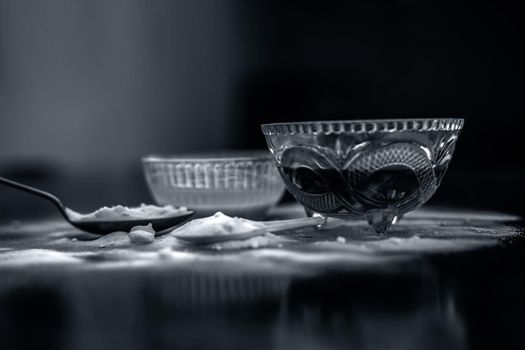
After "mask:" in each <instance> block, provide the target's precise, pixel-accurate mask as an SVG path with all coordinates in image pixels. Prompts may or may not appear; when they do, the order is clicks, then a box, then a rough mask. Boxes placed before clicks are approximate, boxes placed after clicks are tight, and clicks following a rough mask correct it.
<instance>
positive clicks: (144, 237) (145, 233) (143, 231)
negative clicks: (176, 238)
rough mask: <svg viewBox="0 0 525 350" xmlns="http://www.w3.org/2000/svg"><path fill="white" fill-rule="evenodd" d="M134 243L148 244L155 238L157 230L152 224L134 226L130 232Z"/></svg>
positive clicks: (130, 238)
mask: <svg viewBox="0 0 525 350" xmlns="http://www.w3.org/2000/svg"><path fill="white" fill-rule="evenodd" d="M128 237H129V240H130V241H131V243H133V244H148V243H152V242H153V241H154V240H155V230H154V229H153V226H152V225H151V224H148V225H147V226H134V227H133V228H132V229H131V231H130V232H129V233H128Z"/></svg>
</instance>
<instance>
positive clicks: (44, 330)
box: [0, 206, 525, 349]
mask: <svg viewBox="0 0 525 350" xmlns="http://www.w3.org/2000/svg"><path fill="white" fill-rule="evenodd" d="M299 215H301V214H300V209H299V208H298V207H296V206H291V207H286V208H284V207H283V208H279V209H277V210H276V211H275V212H274V216H276V217H280V218H287V217H295V216H299ZM523 227H524V226H523V225H522V222H521V219H520V218H518V217H516V216H511V215H505V214H496V213H489V212H481V213H480V212H472V211H457V210H452V209H440V210H437V209H426V210H420V211H418V212H415V213H412V214H409V215H408V216H407V217H405V218H404V219H403V220H402V221H401V222H400V223H398V224H397V225H396V226H395V227H394V228H393V229H392V231H391V232H390V233H389V234H388V236H377V235H375V234H373V233H372V232H371V231H370V230H369V229H368V228H367V227H366V226H365V225H364V224H363V223H362V222H355V221H352V222H349V223H344V222H341V221H338V220H333V221H331V222H329V224H328V227H326V228H325V229H323V230H314V229H303V230H299V231H295V232H288V233H286V234H285V235H284V236H285V238H286V241H284V242H281V243H279V244H278V245H273V246H268V247H248V248H243V249H237V250H228V249H223V250H220V251H218V250H212V249H207V247H192V246H189V245H185V244H181V243H180V242H177V241H176V240H175V239H173V238H170V237H168V236H165V237H164V238H161V239H159V240H158V241H157V242H156V243H155V244H154V245H152V246H134V245H131V244H130V243H129V241H127V240H125V239H116V240H111V241H109V240H108V239H107V238H106V240H105V241H104V239H98V240H97V239H96V237H94V236H90V235H87V234H82V233H80V232H78V231H75V230H74V229H72V228H71V227H69V226H68V225H67V224H65V223H62V222H60V221H57V220H44V221H38V222H12V223H8V224H5V225H3V226H1V227H0V349H12V348H50V349H115V348H126V349H165V348H166V349H175V348H176V349H179V348H189V349H236V348H242V349H244V348H250V349H327V348H330V349H339V348H340V349H343V348H344V349H348V348H355V349H423V348H424V349H480V348H491V349H492V348H498V349H502V348H516V349H520V348H523V347H524V346H525V341H524V340H523V339H522V334H523V331H522V328H523V326H522V324H523V317H524V316H523V315H524V314H525V298H524V297H523V296H524V295H525V273H524V266H525V265H524V263H523V262H524V259H525V258H524V255H523V252H524V251H525V243H524V240H523V239H522V237H521V233H522V231H523Z"/></svg>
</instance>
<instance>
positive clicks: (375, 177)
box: [261, 119, 463, 233]
mask: <svg viewBox="0 0 525 350" xmlns="http://www.w3.org/2000/svg"><path fill="white" fill-rule="evenodd" d="M462 127H463V119H399V120H396V119H391V120H345V121H321V122H298V123H278V124H265V125H262V126H261V128H262V131H263V134H264V135H265V137H266V142H267V144H268V148H269V149H270V152H271V153H272V154H273V157H274V159H275V162H276V164H277V167H278V169H279V172H280V173H281V176H282V178H283V180H284V183H285V185H286V188H287V189H288V190H289V191H290V192H291V194H292V195H293V196H294V197H295V198H296V199H297V200H298V201H299V202H300V203H301V204H302V205H303V206H304V207H305V209H306V212H307V214H308V215H312V214H313V213H319V214H321V215H325V216H333V217H340V218H350V217H361V218H366V219H367V220H368V223H369V224H370V225H371V226H372V228H373V229H374V230H375V231H376V232H378V233H385V232H386V231H387V230H388V228H389V227H390V225H391V224H392V223H393V222H396V221H397V220H398V219H399V218H400V217H401V216H402V215H403V214H405V213H407V212H409V211H411V210H414V209H416V208H418V207H420V206H421V205H423V204H424V203H425V202H426V201H428V200H429V198H430V197H432V195H433V194H434V192H435V191H436V189H437V188H438V187H439V185H440V183H441V180H442V178H443V176H444V174H445V171H446V170H447V167H448V165H449V162H450V159H451V158H452V154H453V152H454V147H455V145H456V141H457V139H458V137H459V133H460V131H461V129H462Z"/></svg>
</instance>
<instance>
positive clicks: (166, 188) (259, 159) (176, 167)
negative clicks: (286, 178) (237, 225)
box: [143, 152, 284, 217]
mask: <svg viewBox="0 0 525 350" xmlns="http://www.w3.org/2000/svg"><path fill="white" fill-rule="evenodd" d="M143 167H144V174H145V177H146V182H147V184H148V187H149V188H150V190H151V193H152V195H153V197H154V198H155V201H156V202H157V203H158V204H163V205H165V204H172V205H174V206H186V207H189V208H191V209H192V210H195V211H196V213H197V216H206V215H212V214H213V213H215V212H216V211H223V212H224V213H226V214H229V215H240V216H247V217H258V216H262V215H264V212H265V211H266V210H267V209H268V208H270V207H271V206H272V205H275V204H276V203H277V202H278V201H279V199H280V198H281V196H282V194H283V192H284V185H283V183H282V181H281V178H280V176H279V173H278V171H277V169H276V167H275V164H274V162H273V159H272V157H271V155H270V154H269V153H268V152H265V153H260V152H253V153H250V154H248V155H246V154H244V153H241V155H236V154H235V153H234V154H228V153H227V154H225V155H219V156H213V157H209V156H203V155H196V156H186V157H183V156H178V157H177V156H174V157H157V156H148V157H145V158H144V159H143Z"/></svg>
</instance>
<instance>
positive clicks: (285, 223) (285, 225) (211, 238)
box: [171, 216, 326, 244]
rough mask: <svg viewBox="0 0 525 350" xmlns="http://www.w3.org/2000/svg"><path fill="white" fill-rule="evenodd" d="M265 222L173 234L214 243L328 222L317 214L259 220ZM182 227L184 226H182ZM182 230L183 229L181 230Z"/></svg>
mask: <svg viewBox="0 0 525 350" xmlns="http://www.w3.org/2000/svg"><path fill="white" fill-rule="evenodd" d="M259 223H261V224H263V225H264V227H263V228H254V229H253V230H248V231H245V232H239V233H232V234H227V235H213V234H210V235H203V234H191V233H187V232H182V234H181V233H179V232H177V231H174V232H172V233H171V234H172V235H173V236H175V237H177V238H178V239H181V240H183V241H186V242H189V243H193V244H214V243H220V242H225V241H236V240H244V239H248V238H252V237H255V236H260V235H263V234H265V233H266V232H272V233H276V232H281V231H287V230H294V229H298V228H303V227H308V226H318V227H320V226H322V225H324V224H325V223H326V217H320V216H315V217H311V218H300V219H290V220H275V221H259ZM181 228H182V227H181ZM177 230H178V229H177ZM181 231H182V230H181Z"/></svg>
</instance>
